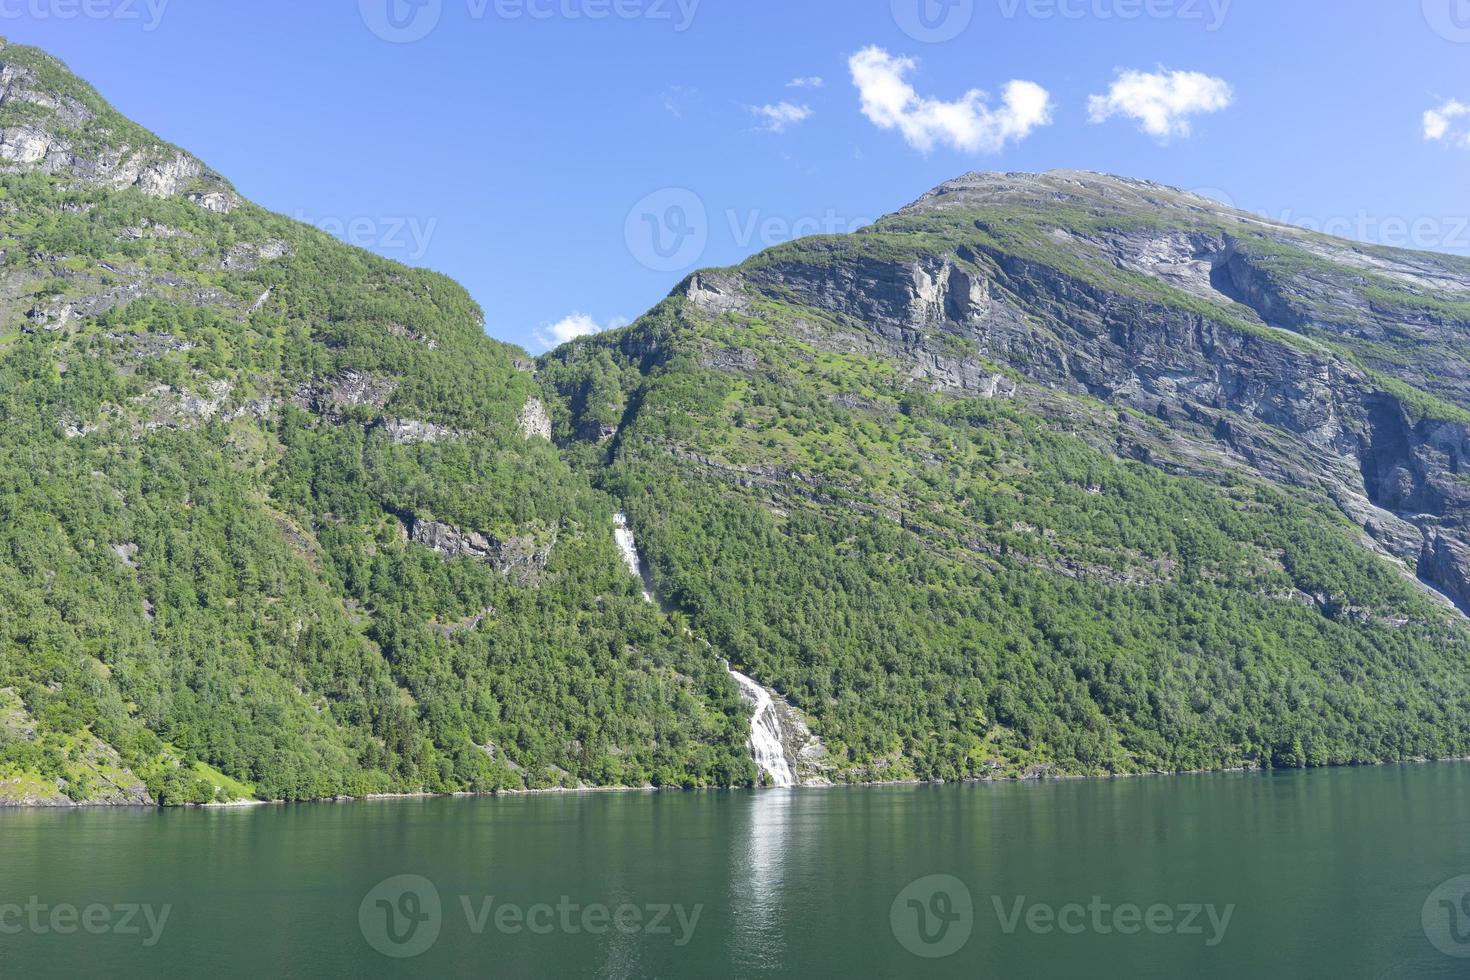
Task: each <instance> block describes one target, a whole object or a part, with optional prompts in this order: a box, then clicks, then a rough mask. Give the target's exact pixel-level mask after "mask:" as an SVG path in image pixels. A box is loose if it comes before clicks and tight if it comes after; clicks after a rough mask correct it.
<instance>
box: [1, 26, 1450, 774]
mask: <svg viewBox="0 0 1470 980" xmlns="http://www.w3.org/2000/svg"><path fill="white" fill-rule="evenodd" d="M1467 307H1470V263H1467V262H1465V261H1463V260H1457V259H1451V258H1446V257H1443V256H1435V255H1424V254H1417V253H1404V252H1395V251H1391V250H1386V249H1377V248H1371V247H1367V246H1359V245H1352V244H1349V243H1345V242H1340V241H1335V240H1332V239H1328V238H1323V237H1321V236H1315V235H1311V234H1308V233H1306V232H1302V231H1300V230H1297V229H1293V228H1286V227H1282V226H1277V225H1273V224H1270V223H1268V222H1264V221H1262V220H1261V219H1258V218H1254V217H1252V216H1249V215H1244V214H1240V213H1237V212H1231V211H1228V210H1225V209H1222V208H1220V207H1219V206H1217V205H1215V204H1213V203H1212V202H1209V201H1205V200H1203V199H1200V198H1195V197H1191V196H1189V195H1185V194H1181V193H1179V192H1176V191H1171V190H1168V189H1166V188H1162V187H1158V186H1156V185H1152V184H1146V183H1142V182H1137V181H1128V180H1122V179H1118V178H1110V177H1102V176H1098V175H1090V174H1070V173H1058V174H1047V175H1041V176H1028V175H971V176H968V177H965V178H961V179H960V180H957V181H954V182H952V183H950V184H947V185H945V186H944V187H941V188H939V189H937V190H936V191H934V192H932V193H931V194H929V195H927V196H926V197H925V198H923V199H922V200H920V201H919V202H917V203H916V204H915V205H913V206H912V207H910V208H908V209H906V210H904V211H903V212H900V213H899V214H896V215H894V216H892V217H890V218H886V219H884V220H883V221H881V222H879V223H878V224H877V225H875V226H874V227H873V228H871V229H869V230H867V231H865V232H864V233H861V234H858V235H853V236H846V237H840V238H816V239H808V240H804V241H801V242H797V243H793V244H791V245H787V246H783V247H780V248H777V249H773V250H771V251H769V252H767V253H765V254H763V255H760V256H757V257H756V258H754V259H752V260H750V261H749V262H747V263H745V264H743V265H742V266H740V267H738V268H735V269H728V270H714V271H708V272H702V273H700V274H698V275H696V276H693V277H691V278H690V279H689V280H688V281H686V282H685V283H683V284H681V286H680V287H679V288H678V289H677V290H675V292H674V293H673V295H671V296H670V298H669V299H668V300H667V301H666V302H665V303H663V304H661V305H660V306H659V307H658V308H656V309H655V310H654V311H652V312H651V313H649V314H648V315H647V316H646V317H644V318H643V319H642V320H640V321H639V322H637V323H636V324H633V325H632V326H630V327H627V328H625V329H623V330H621V331H618V332H616V333H611V334H605V335H601V336H598V337H594V338H588V339H585V340H583V341H580V342H577V343H575V344H573V345H569V346H568V347H565V348H563V349H560V350H558V351H556V352H553V353H552V354H550V355H547V356H546V357H543V358H542V359H540V360H539V362H533V361H532V359H531V358H529V357H528V356H527V355H526V354H525V353H524V352H522V351H520V350H518V349H516V348H513V347H509V346H507V345H503V344H499V343H497V342H495V341H492V340H490V339H488V338H486V337H485V336H484V333H483V329H482V324H483V320H482V317H481V313H480V311H479V310H478V309H477V308H476V307H475V305H474V303H473V302H472V301H471V300H470V298H469V297H468V296H467V295H466V293H465V292H464V291H463V290H462V289H461V288H460V287H458V286H457V285H455V284H454V283H452V282H450V281H448V280H446V279H444V278H443V277H440V276H437V275H434V274H432V273H428V272H424V271H421V270H413V269H408V268H405V267H402V266H399V265H396V264H394V263H391V262H387V261H384V260H381V259H378V258H375V257H373V256H371V255H368V254H366V253H363V252H361V251H358V250H356V249H352V248H349V247H347V246H345V245H343V244H341V243H339V242H337V241H335V240H334V239H332V238H330V237H328V236H326V235H324V234H321V233H319V232H317V231H315V230H313V229H310V228H307V227H305V226H302V225H300V224H297V223H294V222H291V221H288V220H286V219H284V218H282V217H280V216H277V215H273V214H270V213H268V212H266V211H264V210H262V209H260V208H258V207H256V206H254V205H252V204H251V203H249V202H248V201H247V200H245V199H244V198H243V196H242V195H240V194H239V192H238V191H236V190H235V189H234V188H233V187H232V186H231V185H230V184H229V183H228V182H227V181H226V180H225V179H224V178H223V177H221V176H220V175H218V174H215V173H214V172H212V171H211V170H210V169H209V168H208V167H206V166H204V165H203V164H202V163H200V162H199V161H197V160H196V159H194V158H193V157H191V156H190V155H188V154H187V153H186V152H184V151H182V150H179V149H177V148H174V147H171V146H168V145H167V144H165V143H163V142H162V141H161V140H159V139H158V138H157V137H154V136H153V135H151V134H149V133H148V132H146V131H144V130H142V129H141V128H139V127H137V126H136V125H134V124H133V123H131V122H128V121H127V120H125V119H123V118H121V117H120V116H119V115H118V114H117V113H115V112H114V111H113V110H112V109H110V108H109V107H108V106H107V105H106V104H105V103H104V102H103V101H102V100H101V98H100V97H98V95H97V94H96V93H95V92H94V91H92V89H91V88H89V87H88V86H87V85H86V84H85V83H83V82H81V81H79V80H78V79H76V78H75V77H74V76H72V75H71V74H70V73H69V72H68V71H67V70H66V69H65V68H64V67H63V66H61V65H60V64H59V63H58V62H56V61H54V60H53V59H51V58H49V57H48V56H46V55H45V54H43V53H41V52H39V51H36V50H34V49H30V48H24V47H17V46H0V802H4V801H12V802H14V801H20V802H51V803H65V802H110V803H123V802H147V801H159V802H188V801H203V800H209V799H226V798H234V797H245V796H254V797H259V798H264V799H309V798H318V797H324V796H332V795H339V794H350V795H360V794H369V793H380V792H406V791H434V792H448V791H491V790H499V789H521V788H542V787H554V786H578V785H635V786H642V785H648V784H655V785H688V786H729V785H750V784H753V783H755V782H757V781H758V780H759V779H760V778H761V777H760V774H759V770H758V768H757V766H756V764H755V762H754V761H753V759H752V757H751V754H750V749H749V746H748V744H747V741H748V739H749V738H750V736H751V727H750V726H751V713H752V706H751V704H750V703H749V702H748V701H745V700H743V699H742V697H741V695H740V688H739V687H738V686H737V683H736V681H735V680H734V679H733V678H732V677H731V676H730V675H729V674H728V673H727V670H726V663H725V661H729V663H730V664H731V665H733V666H734V667H735V668H739V669H741V670H743V671H744V672H746V673H748V674H749V675H751V676H752V677H754V678H755V679H756V680H757V681H759V682H760V683H761V684H763V685H766V686H767V687H769V688H772V689H774V690H775V691H776V692H777V693H778V694H780V695H782V696H783V697H784V698H785V699H787V701H789V704H787V703H785V702H782V701H777V702H775V703H774V704H773V705H771V707H770V708H769V709H768V711H767V722H768V723H769V725H770V729H769V732H768V734H771V735H772V737H779V738H782V739H784V740H785V741H786V742H787V743H788V744H787V745H786V752H787V755H788V757H789V758H788V760H787V761H788V763H789V767H790V768H791V769H792V770H793V771H794V772H795V773H796V774H797V775H798V776H802V777H805V778H808V779H823V778H831V779H834V780H859V779H894V778H910V777H916V776H917V777H924V778H945V779H949V778H958V777H967V776H985V775H992V774H1007V775H1021V774H1031V773H1042V772H1049V771H1064V772H1076V773H1102V772H1116V771H1145V770H1169V769H1180V768H1206V767H1228V766H1243V765H1256V766H1274V765H1293V766H1295V765H1321V764H1330V763H1349V762H1360V761H1379V760H1390V759H1406V758H1424V757H1437V756H1446V755H1467V754H1470V678H1467V672H1466V669H1465V668H1466V663H1467V658H1470V632H1467V626H1466V620H1465V619H1464V617H1463V616H1462V615H1461V614H1460V613H1459V612H1458V611H1456V610H1455V608H1454V606H1453V605H1452V600H1453V601H1454V602H1459V603H1460V604H1461V605H1465V606H1470V524H1467V521H1466V517H1467V504H1470V496H1467V495H1470V489H1467V487H1470V484H1467V483H1466V482H1465V480H1464V478H1463V477H1462V475H1461V465H1462V462H1461V461H1462V459H1463V458H1465V456H1466V454H1467V453H1470V443H1467V439H1466V435H1467V433H1466V425H1467V424H1470V411H1467V409H1466V403H1467V399H1470V388H1467V386H1470V380H1467V379H1470V353H1467V352H1470V347H1467V345H1466V343H1465V338H1464V337H1463V336H1462V334H1463V333H1464V331H1465V330H1466V328H1467V326H1470V309H1467ZM622 511H626V514H627V518H626V519H627V525H628V527H629V528H631V531H632V532H633V533H634V534H635V536H636V538H637V542H638V546H639V549H640V550H641V552H642V555H641V557H642V558H643V559H644V561H645V565H646V566H647V569H648V578H649V583H648V584H649V585H650V586H651V588H652V590H653V591H654V592H656V593H657V595H656V599H657V602H650V601H647V600H645V597H644V595H643V585H644V583H642V582H640V581H639V579H638V577H637V576H635V575H634V574H631V573H630V571H629V567H628V565H627V564H625V556H624V555H623V554H620V552H619V543H618V541H617V540H616V539H615V537H614V529H615V527H618V528H619V529H622V528H623V525H622V524H620V523H617V522H618V521H620V520H621V519H620V518H616V517H615V515H616V514H618V513H620V512H622ZM623 544H624V545H625V546H626V545H628V544H629V541H628V539H627V537H626V531H625V537H624V540H623ZM626 557H627V558H628V559H631V563H632V564H633V566H634V567H636V566H637V559H638V558H639V557H640V556H639V555H638V554H636V553H634V554H629V555H627V556H626ZM1446 597H1448V598H1446ZM761 701H762V703H763V704H764V703H765V702H764V698H761ZM771 712H774V715H771V714H770V713H771ZM808 726H810V731H808ZM811 736H815V738H813V737H811ZM764 746H765V750H766V751H767V752H768V753H769V751H770V750H771V745H770V743H769V741H766V742H765V743H764Z"/></svg>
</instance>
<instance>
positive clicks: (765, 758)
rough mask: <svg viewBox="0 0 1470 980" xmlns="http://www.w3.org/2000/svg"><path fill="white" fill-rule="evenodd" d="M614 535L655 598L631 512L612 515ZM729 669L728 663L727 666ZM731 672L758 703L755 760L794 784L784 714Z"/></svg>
mask: <svg viewBox="0 0 1470 980" xmlns="http://www.w3.org/2000/svg"><path fill="white" fill-rule="evenodd" d="M613 537H614V538H616V539H617V542H618V550H619V551H621V552H622V553H623V563H624V564H626V565H627V566H628V571H630V572H632V573H633V574H634V575H635V576H637V578H638V580H639V581H640V582H642V583H643V584H644V586H645V587H644V589H643V598H644V600H645V601H647V602H650V603H651V602H653V593H651V592H649V591H648V588H647V585H648V578H647V577H646V576H645V575H644V574H643V560H642V559H641V558H639V557H638V542H637V541H636V540H635V539H634V537H633V529H632V528H630V527H628V515H627V514H624V513H622V512H619V513H616V514H614V515H613ZM726 669H727V670H729V669H730V668H729V666H728V665H727V666H726ZM730 676H731V677H733V678H735V681H736V683H738V684H739V685H740V693H741V694H742V695H744V697H745V699H746V700H748V701H752V702H754V703H755V714H754V715H752V716H751V719H750V754H751V755H753V756H754V757H755V764H756V765H757V766H759V767H760V770H761V772H763V773H765V774H766V776H767V777H769V779H770V782H771V785H773V786H795V785H796V777H795V776H794V775H792V773H791V764H790V763H788V762H787V761H786V747H785V746H784V745H783V744H782V742H781V716H780V715H779V714H778V713H777V711H776V703H775V701H774V700H773V699H772V698H771V694H770V692H769V691H767V690H766V689H765V688H763V687H761V686H760V685H759V684H757V683H756V682H755V681H753V680H751V679H750V678H749V677H746V676H745V675H744V674H741V673H737V672H736V671H734V670H730Z"/></svg>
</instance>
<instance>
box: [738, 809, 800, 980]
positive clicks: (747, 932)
mask: <svg viewBox="0 0 1470 980" xmlns="http://www.w3.org/2000/svg"><path fill="white" fill-rule="evenodd" d="M799 792H800V791H798V790H790V789H770V790H761V791H758V792H752V793H751V794H750V795H749V797H748V799H749V803H748V806H747V811H746V821H745V827H744V830H743V832H742V833H740V834H737V835H736V836H735V837H733V838H732V840H731V842H730V859H731V864H732V868H731V875H730V879H731V883H732V884H731V889H730V914H731V918H732V919H733V920H734V929H733V930H732V932H731V940H730V941H731V947H730V959H731V961H732V962H734V963H736V964H739V965H741V966H744V967H749V968H752V969H771V968H774V967H778V966H780V965H781V963H782V960H783V959H784V957H785V954H786V928H785V926H786V919H787V908H786V892H787V889H786V884H787V881H786V878H787V870H788V869H787V863H788V859H789V855H790V853H791V840H790V836H791V825H792V820H793V819H794V817H795V811H796V801H797V799H798V794H799Z"/></svg>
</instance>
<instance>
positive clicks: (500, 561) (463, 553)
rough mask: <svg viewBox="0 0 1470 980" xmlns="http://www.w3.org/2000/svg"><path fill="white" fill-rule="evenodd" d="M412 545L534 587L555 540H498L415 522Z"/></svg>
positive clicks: (520, 537)
mask: <svg viewBox="0 0 1470 980" xmlns="http://www.w3.org/2000/svg"><path fill="white" fill-rule="evenodd" d="M409 539H410V540H411V541H413V542H414V543H415V544H421V545H423V546H424V547H426V548H432V549H433V550H434V551H437V552H438V553H439V554H440V555H442V556H444V557H445V558H468V559H470V560H472V561H478V562H483V563H485V564H487V565H493V566H494V567H495V568H496V569H497V570H498V571H499V572H500V573H501V574H503V575H506V576H509V577H510V578H512V579H513V580H514V581H515V582H516V583H517V584H520V585H534V584H536V583H537V582H539V581H540V576H541V573H542V572H543V571H545V569H546V564H547V562H548V561H549V560H550V559H551V549H552V547H553V545H554V544H555V542H554V541H552V542H550V543H546V544H542V543H539V542H538V541H537V540H536V538H535V537H533V536H531V535H516V536H514V537H510V538H506V539H505V540H501V539H499V538H496V537H493V536H492V535H489V534H484V533H481V532H479V531H463V530H461V529H459V528H457V527H455V526H454V525H452V524H443V523H440V522H438V521H428V520H421V519H416V520H414V521H413V525H412V527H411V528H410V529H409Z"/></svg>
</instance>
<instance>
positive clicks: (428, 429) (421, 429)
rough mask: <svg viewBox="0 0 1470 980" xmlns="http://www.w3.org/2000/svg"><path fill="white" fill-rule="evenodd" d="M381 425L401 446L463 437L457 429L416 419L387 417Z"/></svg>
mask: <svg viewBox="0 0 1470 980" xmlns="http://www.w3.org/2000/svg"><path fill="white" fill-rule="evenodd" d="M381 427H382V429H383V431H385V432H387V433H388V436H389V438H391V439H392V440H393V441H394V442H396V443H398V444H399V445H400V446H409V445H413V444H415V443H425V442H427V443H433V442H444V441H445V440H449V439H458V438H461V437H462V434H461V433H460V432H459V431H458V430H456V429H451V428H449V427H448V426H443V425H435V424H434V423H433V422H419V421H417V420H415V419H386V420H384V421H383V423H382V426H381Z"/></svg>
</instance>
